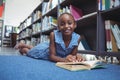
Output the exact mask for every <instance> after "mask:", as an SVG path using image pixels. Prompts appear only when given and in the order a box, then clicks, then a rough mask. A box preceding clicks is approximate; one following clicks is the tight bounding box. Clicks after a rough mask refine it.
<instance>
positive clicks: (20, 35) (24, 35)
mask: <svg viewBox="0 0 120 80" xmlns="http://www.w3.org/2000/svg"><path fill="white" fill-rule="evenodd" d="M31 34H32V29H30V28H27V29H26V30H24V31H22V32H21V33H20V34H19V39H21V38H25V37H29V36H31Z"/></svg>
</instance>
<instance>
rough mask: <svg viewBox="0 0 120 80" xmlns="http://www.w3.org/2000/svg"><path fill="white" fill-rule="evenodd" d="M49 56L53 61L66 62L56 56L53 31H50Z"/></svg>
mask: <svg viewBox="0 0 120 80" xmlns="http://www.w3.org/2000/svg"><path fill="white" fill-rule="evenodd" d="M49 57H50V60H52V61H54V62H66V59H65V58H61V57H58V56H56V46H55V39H54V32H51V33H50V56H49Z"/></svg>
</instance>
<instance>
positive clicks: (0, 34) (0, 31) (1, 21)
mask: <svg viewBox="0 0 120 80" xmlns="http://www.w3.org/2000/svg"><path fill="white" fill-rule="evenodd" d="M2 30H3V20H1V19H0V47H1V46H2Z"/></svg>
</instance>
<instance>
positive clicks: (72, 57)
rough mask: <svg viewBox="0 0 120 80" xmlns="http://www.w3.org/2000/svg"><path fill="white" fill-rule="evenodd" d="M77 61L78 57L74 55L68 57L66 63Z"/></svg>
mask: <svg viewBox="0 0 120 80" xmlns="http://www.w3.org/2000/svg"><path fill="white" fill-rule="evenodd" d="M75 61H76V56H74V55H68V56H67V57H66V62H75Z"/></svg>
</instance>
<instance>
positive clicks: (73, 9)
mask: <svg viewBox="0 0 120 80" xmlns="http://www.w3.org/2000/svg"><path fill="white" fill-rule="evenodd" d="M65 12H67V13H71V14H72V15H73V17H74V19H75V20H76V21H77V20H79V19H80V18H81V17H82V16H83V12H82V10H81V9H79V8H77V7H76V6H73V5H70V6H66V7H63V8H61V9H60V10H59V14H58V16H59V15H60V14H62V13H65Z"/></svg>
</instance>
